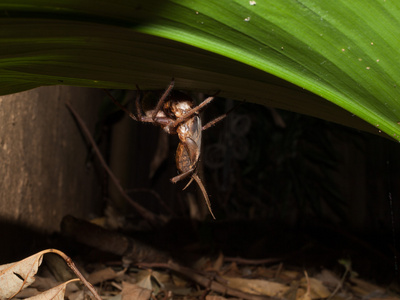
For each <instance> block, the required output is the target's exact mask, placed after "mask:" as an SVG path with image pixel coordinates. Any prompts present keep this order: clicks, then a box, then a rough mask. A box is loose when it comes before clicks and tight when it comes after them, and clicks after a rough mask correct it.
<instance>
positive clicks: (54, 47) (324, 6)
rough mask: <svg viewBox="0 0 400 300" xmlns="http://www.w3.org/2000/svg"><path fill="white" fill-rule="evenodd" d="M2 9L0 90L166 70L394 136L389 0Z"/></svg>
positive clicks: (234, 94)
mask: <svg viewBox="0 0 400 300" xmlns="http://www.w3.org/2000/svg"><path fill="white" fill-rule="evenodd" d="M0 16H1V18H0V40H1V45H2V47H0V70H1V72H0V94H7V93H13V92H17V91H22V90H26V89H31V88H34V87H37V86H43V85H56V84H65V85H74V86H86V87H96V88H100V87H101V88H121V89H134V88H135V85H136V84H138V85H139V86H140V87H141V88H142V89H156V88H164V87H165V86H166V85H167V84H168V83H169V81H170V79H171V78H172V77H175V78H176V85H177V87H178V88H181V89H190V90H198V91H203V92H209V93H211V92H215V91H216V90H221V95H222V96H224V97H228V98H233V99H237V100H247V101H250V102H255V103H260V104H263V105H268V106H273V107H277V108H282V109H287V110H291V111H296V112H299V113H304V114H308V115H312V116H316V117H319V118H323V119H326V120H329V121H334V122H338V123H341V124H344V125H347V126H352V127H356V128H359V129H363V130H367V131H370V132H378V131H380V130H381V131H383V132H385V133H386V134H388V135H389V136H391V137H392V138H394V139H396V140H400V125H399V124H398V122H399V121H400V105H399V101H398V97H399V91H398V88H397V82H398V79H399V74H398V72H397V70H398V69H399V59H398V58H399V50H398V49H400V47H399V46H400V45H399V44H400V40H399V39H398V33H399V32H398V31H399V28H400V26H399V25H400V24H399V20H400V4H398V3H397V2H396V1H389V0H379V1H378V0H368V1H367V2H365V1H361V0H353V1H342V0H338V1H329V0H321V1H315V0H314V1H312V0H297V1H295V0H284V1H278V0H274V1H264V0H263V1H247V0H246V1H242V0H240V1H239V0H229V1H228V0H219V1H202V0H192V1H183V0H168V1H167V0H162V1H156V0H150V1H138V0H136V1H132V0H118V1H109V0H103V1H94V0H85V1H76V0H74V1H72V0H68V1H67V0H58V1H54V0H52V1H50V0H35V1H33V0H25V1H21V0H14V1H10V2H9V3H7V2H4V1H3V2H2V3H1V4H0ZM325 99H326V100H325ZM361 119H363V120H365V121H366V122H368V123H369V124H371V125H369V124H367V123H366V122H364V121H362V120H361Z"/></svg>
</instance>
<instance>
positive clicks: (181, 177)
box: [170, 169, 194, 188]
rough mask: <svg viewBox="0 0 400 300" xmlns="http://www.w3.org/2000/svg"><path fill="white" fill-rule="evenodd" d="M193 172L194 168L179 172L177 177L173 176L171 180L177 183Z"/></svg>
mask: <svg viewBox="0 0 400 300" xmlns="http://www.w3.org/2000/svg"><path fill="white" fill-rule="evenodd" d="M193 172H194V169H192V170H189V171H186V172H184V173H181V174H179V175H177V176H175V177H172V178H171V179H170V180H171V182H172V183H177V182H178V181H181V180H182V179H185V178H186V177H188V176H189V175H191V174H192V173H193ZM185 188H186V187H185Z"/></svg>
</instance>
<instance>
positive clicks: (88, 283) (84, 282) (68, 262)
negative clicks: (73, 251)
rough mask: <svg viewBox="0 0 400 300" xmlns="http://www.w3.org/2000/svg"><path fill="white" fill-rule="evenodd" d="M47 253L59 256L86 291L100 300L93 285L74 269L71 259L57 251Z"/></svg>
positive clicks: (51, 250)
mask: <svg viewBox="0 0 400 300" xmlns="http://www.w3.org/2000/svg"><path fill="white" fill-rule="evenodd" d="M49 252H53V253H56V254H58V255H59V256H61V257H62V258H63V259H64V260H65V262H66V263H67V265H68V266H69V267H70V268H71V270H72V271H74V273H75V275H76V276H78V277H79V279H80V280H81V281H82V283H83V284H84V285H85V286H86V287H87V288H88V290H89V291H90V292H91V293H92V294H93V296H94V297H95V298H96V299H97V300H102V299H101V297H100V296H99V294H97V292H96V289H95V288H94V287H93V285H92V284H91V283H90V282H89V281H87V280H86V278H85V277H84V276H83V275H82V273H81V272H80V271H79V270H78V268H77V267H76V265H75V263H74V262H73V261H72V259H71V258H70V257H69V256H67V255H66V254H65V253H64V252H61V251H60V250H57V249H49Z"/></svg>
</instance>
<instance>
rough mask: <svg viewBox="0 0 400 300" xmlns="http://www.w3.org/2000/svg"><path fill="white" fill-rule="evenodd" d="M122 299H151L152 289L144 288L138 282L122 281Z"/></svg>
mask: <svg viewBox="0 0 400 300" xmlns="http://www.w3.org/2000/svg"><path fill="white" fill-rule="evenodd" d="M121 299H122V300H130V299H136V300H149V299H151V290H149V289H145V288H142V287H140V286H138V285H137V284H132V283H129V282H122V295H121Z"/></svg>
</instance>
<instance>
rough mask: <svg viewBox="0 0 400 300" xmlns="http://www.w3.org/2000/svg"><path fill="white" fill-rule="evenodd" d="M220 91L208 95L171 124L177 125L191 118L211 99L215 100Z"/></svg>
mask: <svg viewBox="0 0 400 300" xmlns="http://www.w3.org/2000/svg"><path fill="white" fill-rule="evenodd" d="M218 93H219V92H217V93H215V94H214V95H213V96H211V97H208V98H207V99H205V100H204V101H203V102H201V103H200V104H199V105H197V106H195V107H193V108H192V109H191V110H189V111H188V112H187V113H185V114H184V115H183V116H182V117H180V118H177V119H176V120H175V122H174V123H172V124H171V126H177V125H178V124H179V123H182V122H184V121H186V120H187V119H189V118H190V117H191V116H193V115H194V114H195V113H197V112H199V111H200V110H201V109H203V108H204V107H205V106H206V105H208V104H210V103H211V101H213V100H214V98H215V96H216V95H217V94H218Z"/></svg>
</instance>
